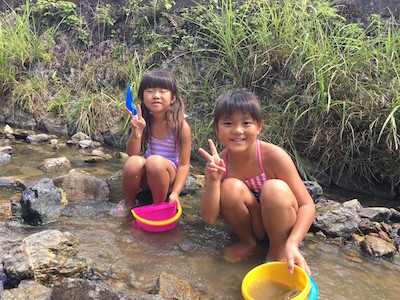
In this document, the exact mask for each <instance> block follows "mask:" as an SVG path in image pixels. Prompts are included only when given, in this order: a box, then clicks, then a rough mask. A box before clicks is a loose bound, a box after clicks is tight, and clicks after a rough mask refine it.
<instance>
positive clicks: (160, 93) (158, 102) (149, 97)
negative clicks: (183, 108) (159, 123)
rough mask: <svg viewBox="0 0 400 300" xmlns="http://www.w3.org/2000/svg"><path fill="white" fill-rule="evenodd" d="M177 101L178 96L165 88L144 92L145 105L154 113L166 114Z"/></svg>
mask: <svg viewBox="0 0 400 300" xmlns="http://www.w3.org/2000/svg"><path fill="white" fill-rule="evenodd" d="M175 100H176V95H172V93H171V91H170V90H168V89H164V88H158V87H156V88H147V89H144V91H143V103H144V105H145V106H146V107H147V108H148V109H149V110H150V111H151V112H152V113H153V114H155V113H165V112H166V111H167V110H168V109H169V107H170V106H171V104H172V103H174V102H175Z"/></svg>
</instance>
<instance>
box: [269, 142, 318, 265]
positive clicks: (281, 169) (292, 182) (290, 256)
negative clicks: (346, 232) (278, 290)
mask: <svg viewBox="0 0 400 300" xmlns="http://www.w3.org/2000/svg"><path fill="white" fill-rule="evenodd" d="M274 147H276V148H275V149H274V150H273V151H272V153H273V157H271V156H270V157H269V164H270V167H271V168H270V169H271V170H272V173H273V177H274V178H278V179H281V180H283V181H285V182H286V183H287V184H288V185H289V187H290V189H291V190H292V192H293V194H294V196H295V197H296V200H297V203H298V210H297V218H296V222H295V224H294V226H293V228H292V230H291V232H290V235H289V237H288V239H287V241H286V247H285V249H286V251H285V252H286V259H287V261H288V266H289V268H290V269H292V268H293V264H294V263H296V264H299V265H300V266H301V267H303V268H305V269H308V266H307V264H306V263H305V261H303V260H304V258H303V257H302V255H301V254H300V252H299V250H298V247H299V245H300V243H301V241H302V240H303V239H304V237H305V235H306V234H307V232H308V230H309V229H310V227H311V225H312V222H313V220H314V216H315V205H314V201H313V199H312V198H311V196H310V193H309V192H308V190H307V188H306V186H305V185H304V182H303V180H302V179H301V177H300V175H299V173H298V171H297V169H296V166H295V164H294V163H293V161H292V159H291V157H290V156H289V154H288V153H287V152H286V151H285V150H283V149H282V148H280V147H278V146H275V145H274ZM306 271H307V270H306ZM308 273H309V270H308Z"/></svg>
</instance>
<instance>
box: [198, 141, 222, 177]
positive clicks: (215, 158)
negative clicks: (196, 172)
mask: <svg viewBox="0 0 400 300" xmlns="http://www.w3.org/2000/svg"><path fill="white" fill-rule="evenodd" d="M208 144H209V145H210V150H211V154H209V153H208V152H207V151H206V150H204V149H203V148H199V152H200V154H201V155H203V157H204V158H205V159H206V160H207V164H206V169H205V172H204V176H205V178H206V181H208V180H209V179H210V180H221V179H222V176H223V175H224V173H225V170H226V169H225V162H224V160H223V159H222V158H221V157H219V155H218V151H217V148H215V145H214V142H213V141H212V140H211V139H209V140H208Z"/></svg>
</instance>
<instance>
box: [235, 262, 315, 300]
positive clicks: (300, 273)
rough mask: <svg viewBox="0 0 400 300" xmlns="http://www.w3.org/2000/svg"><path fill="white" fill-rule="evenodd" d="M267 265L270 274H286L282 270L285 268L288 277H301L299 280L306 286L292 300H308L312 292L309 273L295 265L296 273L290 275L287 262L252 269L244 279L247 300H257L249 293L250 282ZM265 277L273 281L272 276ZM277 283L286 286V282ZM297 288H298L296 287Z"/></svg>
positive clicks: (244, 291)
mask: <svg viewBox="0 0 400 300" xmlns="http://www.w3.org/2000/svg"><path fill="white" fill-rule="evenodd" d="M266 265H268V268H270V270H271V271H270V272H268V273H273V271H275V272H276V271H279V273H280V274H281V273H282V272H283V273H285V271H284V270H283V269H282V268H285V269H286V270H287V276H294V275H295V274H297V275H298V276H299V279H300V280H301V281H302V282H303V283H304V281H305V284H304V288H303V289H302V290H301V291H300V294H298V295H297V296H296V297H294V298H292V300H305V299H307V297H308V295H309V294H310V291H311V280H310V278H309V277H308V275H307V273H306V272H305V271H304V270H303V269H302V268H301V267H299V266H297V265H294V272H293V274H290V273H289V270H288V268H287V263H286V262H269V263H264V264H262V265H259V266H257V267H255V268H253V269H251V270H250V271H249V272H248V273H247V274H246V276H245V277H244V278H243V281H242V288H241V291H242V295H243V297H244V298H245V299H246V300H257V299H254V298H252V297H251V296H250V295H249V293H248V285H249V282H250V280H251V277H252V276H254V274H256V273H258V272H260V271H261V269H263V268H265V267H266ZM265 275H266V276H265V277H266V278H270V279H271V280H274V279H273V275H271V274H267V273H265ZM274 281H275V282H279V283H282V284H286V285H287V283H285V282H282V281H279V280H274ZM296 288H297V287H296Z"/></svg>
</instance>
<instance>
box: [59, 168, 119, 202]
mask: <svg viewBox="0 0 400 300" xmlns="http://www.w3.org/2000/svg"><path fill="white" fill-rule="evenodd" d="M53 182H54V184H55V185H56V186H57V187H59V188H61V189H63V190H64V191H65V192H66V193H67V197H68V201H72V202H73V201H75V202H84V201H96V202H100V201H107V200H109V199H110V194H111V193H110V188H109V186H108V184H107V182H105V181H104V180H102V179H99V178H96V177H95V176H93V175H91V174H89V173H87V172H85V171H82V170H75V169H72V170H70V171H69V172H68V174H66V175H63V176H60V177H57V178H54V179H53Z"/></svg>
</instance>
